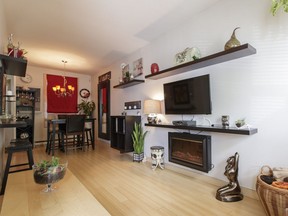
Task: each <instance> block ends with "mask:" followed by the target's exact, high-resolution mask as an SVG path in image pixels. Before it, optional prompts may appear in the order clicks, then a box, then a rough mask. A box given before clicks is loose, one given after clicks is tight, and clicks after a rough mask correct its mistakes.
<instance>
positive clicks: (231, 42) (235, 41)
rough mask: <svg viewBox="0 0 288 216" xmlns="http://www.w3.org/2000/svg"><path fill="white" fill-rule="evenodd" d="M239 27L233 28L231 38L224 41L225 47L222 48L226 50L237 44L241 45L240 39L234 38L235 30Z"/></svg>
mask: <svg viewBox="0 0 288 216" xmlns="http://www.w3.org/2000/svg"><path fill="white" fill-rule="evenodd" d="M239 28H240V27H237V28H235V29H234V30H233V33H232V35H231V38H230V40H228V41H227V42H226V44H225V47H224V49H225V50H228V49H231V48H233V47H237V46H240V45H241V43H240V41H239V40H238V39H237V38H236V36H235V31H236V30H237V29H239Z"/></svg>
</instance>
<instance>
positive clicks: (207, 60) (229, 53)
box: [145, 44, 256, 80]
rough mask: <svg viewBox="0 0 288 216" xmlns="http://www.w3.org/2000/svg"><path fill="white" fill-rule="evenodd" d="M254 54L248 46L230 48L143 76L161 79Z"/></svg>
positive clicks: (252, 48) (251, 47) (254, 51)
mask: <svg viewBox="0 0 288 216" xmlns="http://www.w3.org/2000/svg"><path fill="white" fill-rule="evenodd" d="M255 53H256V49H255V48H254V47H253V46H251V45H250V44H243V45H241V46H238V47H234V48H231V49H229V50H226V51H222V52H218V53H215V54H212V55H209V56H206V57H203V58H200V59H197V60H194V61H191V62H187V63H184V64H181V65H177V66H175V67H172V68H168V69H165V70H162V71H159V72H157V73H154V74H150V75H147V76H145V78H146V79H154V80H157V79H161V78H165V77H169V76H173V75H176V74H180V73H184V72H188V71H192V70H196V69H199V68H203V67H207V66H210V65H214V64H219V63H222V62H227V61H231V60H234V59H237V58H242V57H245V56H249V55H253V54H255Z"/></svg>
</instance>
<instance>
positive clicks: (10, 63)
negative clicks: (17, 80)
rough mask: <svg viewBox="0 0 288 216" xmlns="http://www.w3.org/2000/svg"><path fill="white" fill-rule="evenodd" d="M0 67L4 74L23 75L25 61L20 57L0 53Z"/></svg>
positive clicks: (25, 65)
mask: <svg viewBox="0 0 288 216" xmlns="http://www.w3.org/2000/svg"><path fill="white" fill-rule="evenodd" d="M0 61H1V63H0V67H1V68H2V70H3V71H4V73H5V74H8V75H13V76H20V77H25V75H26V68H27V61H26V60H24V59H20V58H14V57H10V56H5V55H0Z"/></svg>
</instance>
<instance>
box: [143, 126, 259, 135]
mask: <svg viewBox="0 0 288 216" xmlns="http://www.w3.org/2000/svg"><path fill="white" fill-rule="evenodd" d="M145 126H147V127H160V128H172V129H182V130H196V131H209V132H217V133H229V134H239V135H253V134H256V133H257V132H258V129H257V128H244V129H239V128H236V127H229V128H223V127H222V125H214V126H200V125H199V126H184V125H170V124H147V123H146V124H145Z"/></svg>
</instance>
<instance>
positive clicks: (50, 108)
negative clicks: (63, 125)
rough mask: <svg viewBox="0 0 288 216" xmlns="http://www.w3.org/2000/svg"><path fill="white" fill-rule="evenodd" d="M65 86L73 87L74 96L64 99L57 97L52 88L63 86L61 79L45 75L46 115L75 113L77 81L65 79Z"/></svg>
mask: <svg viewBox="0 0 288 216" xmlns="http://www.w3.org/2000/svg"><path fill="white" fill-rule="evenodd" d="M66 79H67V84H66V86H67V85H72V86H74V87H75V90H74V94H73V95H72V96H71V97H70V96H66V97H58V96H57V95H56V94H55V92H54V91H53V89H52V87H53V86H56V85H59V84H60V85H61V86H63V77H62V76H56V75H50V74H47V112H48V113H77V112H78V111H77V101H78V79H77V78H75V77H66Z"/></svg>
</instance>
